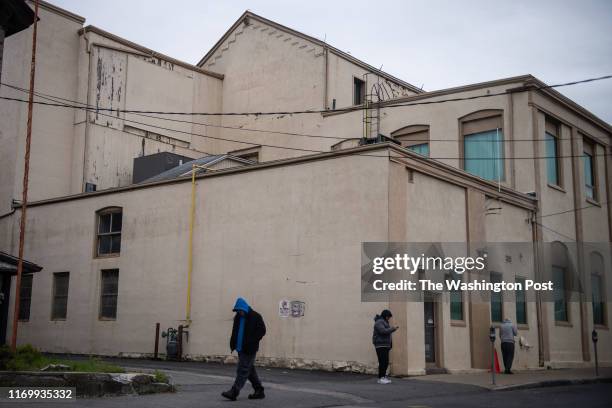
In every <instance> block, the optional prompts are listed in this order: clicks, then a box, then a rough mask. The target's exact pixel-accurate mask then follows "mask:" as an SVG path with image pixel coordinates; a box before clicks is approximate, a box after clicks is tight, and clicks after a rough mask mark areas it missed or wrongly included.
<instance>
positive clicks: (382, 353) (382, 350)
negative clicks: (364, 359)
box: [376, 347, 391, 378]
mask: <svg viewBox="0 0 612 408" xmlns="http://www.w3.org/2000/svg"><path fill="white" fill-rule="evenodd" d="M390 350H391V349H390V348H389V347H376V356H377V357H378V378H383V377H384V376H386V375H387V368H388V367H389V351H390Z"/></svg>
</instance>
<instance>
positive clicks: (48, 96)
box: [2, 83, 569, 143]
mask: <svg viewBox="0 0 612 408" xmlns="http://www.w3.org/2000/svg"><path fill="white" fill-rule="evenodd" d="M2 85H4V86H6V87H8V88H12V89H15V90H17V91H20V92H24V93H27V92H29V90H28V89H26V88H21V87H19V86H16V85H10V84H6V83H2ZM34 95H36V96H38V97H39V98H41V99H44V100H48V101H52V102H57V103H60V104H61V105H62V107H64V106H65V105H66V104H65V103H62V102H70V103H75V104H78V105H80V106H79V109H83V108H87V109H91V110H94V111H96V112H97V111H98V110H99V109H98V108H97V107H96V106H94V105H88V104H87V103H85V102H79V101H75V100H72V99H67V98H63V97H60V96H56V95H51V94H46V93H42V92H36V91H35V92H34ZM66 107H68V106H66ZM70 108H72V107H71V106H70ZM98 114H100V115H103V114H102V113H99V112H98ZM130 114H131V115H136V116H140V117H145V118H151V119H160V120H164V121H168V122H176V123H185V124H191V125H199V126H207V127H213V128H220V129H230V130H237V131H244V132H256V133H272V134H280V135H286V136H297V137H310V138H321V139H333V140H340V141H341V140H347V138H346V137H340V136H325V135H313V134H308V133H298V132H283V131H278V130H269V129H253V128H246V127H243V126H228V125H215V124H212V123H204V122H195V121H191V120H182V119H175V118H167V117H163V116H154V115H152V114H144V113H130ZM103 116H107V117H112V118H116V116H110V115H103ZM410 140H411V141H413V142H447V143H457V140H456V139H432V138H428V139H410ZM546 140H548V139H545V138H527V139H524V138H516V139H511V140H504V139H500V140H474V141H472V142H476V143H478V142H482V143H517V142H534V141H536V142H537V141H546ZM560 140H569V139H560Z"/></svg>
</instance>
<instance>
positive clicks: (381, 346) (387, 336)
mask: <svg viewBox="0 0 612 408" xmlns="http://www.w3.org/2000/svg"><path fill="white" fill-rule="evenodd" d="M391 317H393V315H392V314H391V311H390V310H387V309H385V310H383V311H382V312H381V314H380V315H376V317H374V329H373V333H372V343H373V344H374V348H375V349H376V356H377V357H378V383H379V384H389V383H390V382H391V380H390V379H389V378H388V377H387V368H388V367H389V352H390V351H391V348H392V347H393V341H392V340H391V334H392V333H393V332H394V331H396V330H397V329H398V326H394V327H392V326H391V325H390V324H389V319H391Z"/></svg>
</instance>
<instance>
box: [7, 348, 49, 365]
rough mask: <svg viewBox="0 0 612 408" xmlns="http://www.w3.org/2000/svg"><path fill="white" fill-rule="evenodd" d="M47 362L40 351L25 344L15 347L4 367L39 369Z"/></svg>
mask: <svg viewBox="0 0 612 408" xmlns="http://www.w3.org/2000/svg"><path fill="white" fill-rule="evenodd" d="M46 363H47V358H45V357H44V356H43V355H42V354H41V353H40V351H38V350H36V349H35V348H34V347H32V345H31V344H25V345H23V346H19V347H17V350H16V351H15V353H13V355H12V358H11V359H10V360H8V362H7V364H6V369H8V370H14V371H28V370H36V369H40V368H41V367H43V366H44V365H45V364H46Z"/></svg>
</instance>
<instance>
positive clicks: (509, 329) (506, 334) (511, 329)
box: [499, 319, 518, 343]
mask: <svg viewBox="0 0 612 408" xmlns="http://www.w3.org/2000/svg"><path fill="white" fill-rule="evenodd" d="M517 334H518V332H517V330H516V326H515V325H513V324H512V321H511V320H510V319H504V322H503V323H502V324H501V326H499V338H500V339H501V342H502V343H514V336H516V335H517Z"/></svg>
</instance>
